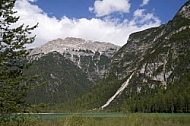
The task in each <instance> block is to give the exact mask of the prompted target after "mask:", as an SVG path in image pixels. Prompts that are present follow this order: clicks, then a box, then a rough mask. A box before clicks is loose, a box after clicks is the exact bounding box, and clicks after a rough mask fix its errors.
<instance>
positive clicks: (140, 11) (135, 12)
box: [133, 9, 145, 17]
mask: <svg viewBox="0 0 190 126" xmlns="http://www.w3.org/2000/svg"><path fill="white" fill-rule="evenodd" d="M144 11H145V9H137V10H135V11H134V13H133V15H134V17H142V15H143V12H144Z"/></svg>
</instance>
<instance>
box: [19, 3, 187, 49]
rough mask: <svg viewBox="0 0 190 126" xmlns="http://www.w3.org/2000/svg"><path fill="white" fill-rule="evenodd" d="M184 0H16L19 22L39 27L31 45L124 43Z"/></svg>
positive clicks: (168, 17) (163, 19) (169, 14)
mask: <svg viewBox="0 0 190 126" xmlns="http://www.w3.org/2000/svg"><path fill="white" fill-rule="evenodd" d="M186 1H187V0H17V2H16V5H15V10H16V11H17V14H18V15H19V16H20V20H19V22H18V24H22V23H24V24H29V25H31V26H32V25H34V24H36V22H39V27H38V28H37V29H36V30H34V31H33V34H35V35H37V37H36V41H35V43H34V44H33V45H31V47H37V46H40V45H42V44H44V43H46V42H48V41H50V40H53V39H57V38H63V39H64V38H65V37H79V38H84V39H86V40H94V41H103V42H111V43H113V44H116V45H120V46H122V45H124V44H125V43H126V42H127V39H128V37H129V35H130V34H131V33H133V32H137V31H140V30H144V29H147V28H150V27H157V26H159V25H161V24H163V23H167V22H168V21H169V20H171V19H172V18H173V16H174V15H175V14H176V13H177V11H178V10H179V9H180V7H181V6H182V5H183V4H184V3H185V2H186Z"/></svg>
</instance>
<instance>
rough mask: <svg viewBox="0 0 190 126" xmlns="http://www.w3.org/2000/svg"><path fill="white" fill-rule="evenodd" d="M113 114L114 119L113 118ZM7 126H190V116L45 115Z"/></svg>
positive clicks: (163, 114) (159, 114)
mask: <svg viewBox="0 0 190 126" xmlns="http://www.w3.org/2000/svg"><path fill="white" fill-rule="evenodd" d="M114 114H115V117H114ZM9 125H19V126H190V114H184V113H176V114H172V113H127V114H123V113H83V114H63V115H56V114H54V115H47V114H46V115H45V116H43V115H42V116H39V117H38V118H34V117H32V116H30V117H25V119H24V121H21V120H20V121H14V122H11V123H9Z"/></svg>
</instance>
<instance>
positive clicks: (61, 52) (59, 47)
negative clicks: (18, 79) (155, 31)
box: [26, 37, 119, 104]
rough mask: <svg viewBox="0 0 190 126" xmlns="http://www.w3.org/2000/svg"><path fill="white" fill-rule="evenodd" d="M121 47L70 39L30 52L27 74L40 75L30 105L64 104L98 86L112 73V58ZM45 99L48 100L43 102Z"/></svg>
mask: <svg viewBox="0 0 190 126" xmlns="http://www.w3.org/2000/svg"><path fill="white" fill-rule="evenodd" d="M118 49H119V46H116V45H113V44H109V43H104V42H96V41H95V42H93V41H86V40H84V39H81V38H73V37H68V38H65V39H64V40H63V39H56V40H53V41H50V42H48V43H46V44H45V45H42V46H41V47H38V48H35V49H33V50H31V51H30V55H29V57H28V59H29V60H30V62H32V65H31V67H30V68H29V69H28V71H26V73H27V74H30V75H31V74H32V75H39V76H40V78H39V79H38V81H37V83H41V82H44V83H45V85H44V86H40V87H38V88H35V89H34V90H32V91H31V92H30V93H29V95H28V98H27V99H28V101H30V102H32V103H35V104H38V103H41V102H43V103H48V104H56V103H64V102H66V101H70V100H71V99H73V98H74V97H76V96H78V95H80V94H82V93H83V92H85V91H86V90H88V89H90V88H92V87H93V85H95V84H96V83H97V82H98V81H99V80H100V79H102V78H103V77H104V75H105V74H106V73H107V72H108V70H109V65H110V63H111V58H112V56H113V54H114V53H115V52H116V51H117V50H118ZM44 97H45V98H44Z"/></svg>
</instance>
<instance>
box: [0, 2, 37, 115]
mask: <svg viewBox="0 0 190 126" xmlns="http://www.w3.org/2000/svg"><path fill="white" fill-rule="evenodd" d="M15 2H16V0H1V1H0V119H2V118H3V117H5V116H9V115H10V114H12V113H17V112H19V113H22V112H24V111H26V109H27V104H26V102H25V100H24V98H25V97H26V95H27V91H28V90H29V89H30V86H29V85H30V84H29V83H30V81H31V80H32V79H33V77H27V76H26V75H25V74H24V70H26V69H27V68H28V66H29V62H27V60H26V58H27V56H28V54H29V53H28V51H27V49H26V47H25V46H26V44H30V43H32V42H33V41H34V39H35V36H33V37H28V36H29V34H31V31H32V30H33V29H35V28H36V27H37V25H35V26H33V27H29V26H25V25H24V24H23V25H21V26H18V27H16V28H14V27H13V26H12V25H13V24H14V23H16V22H17V21H18V20H19V17H17V16H15V13H16V12H14V11H13V7H14V5H15Z"/></svg>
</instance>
